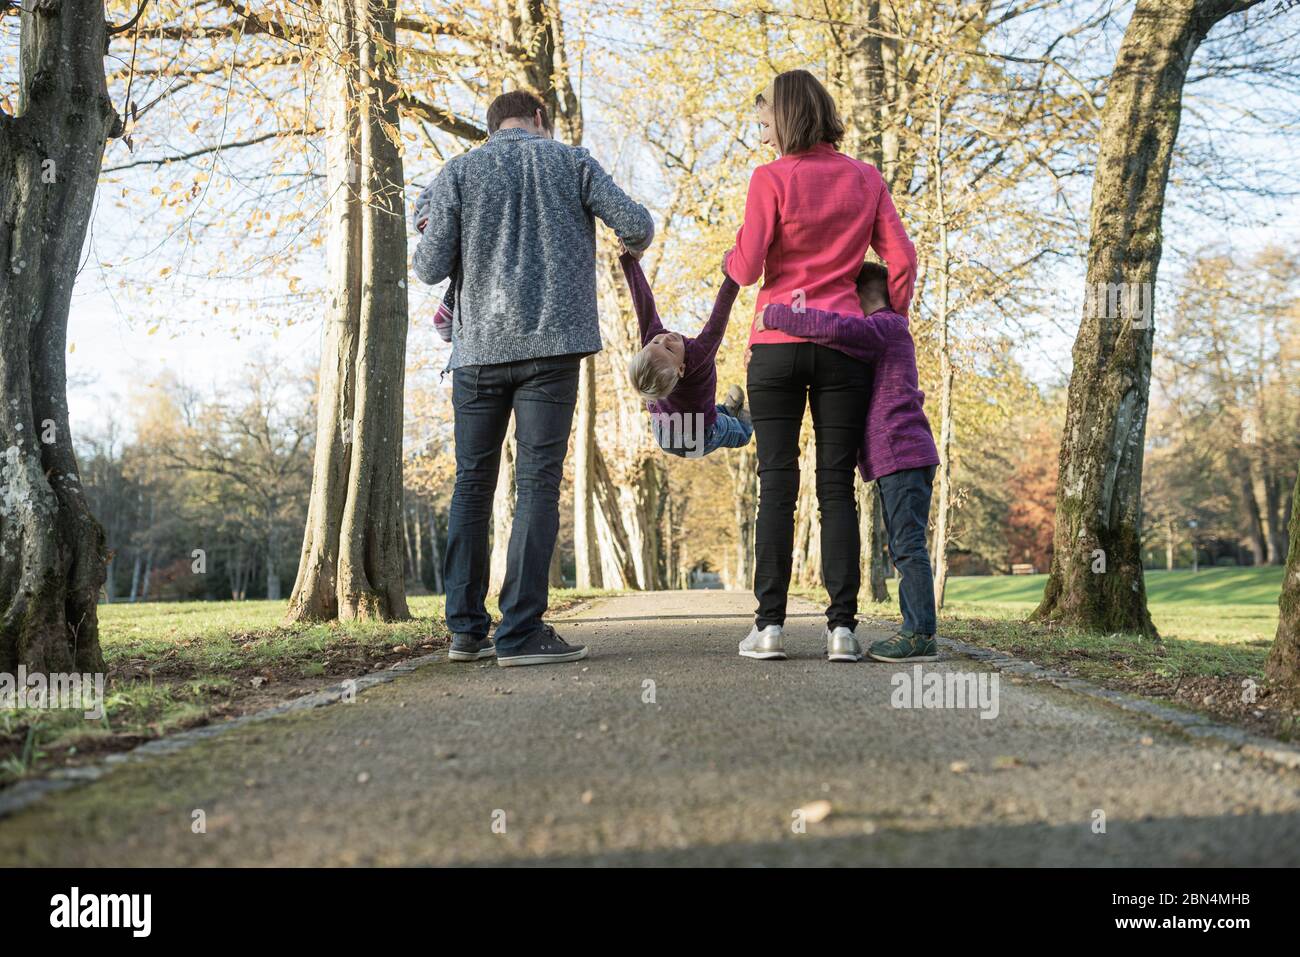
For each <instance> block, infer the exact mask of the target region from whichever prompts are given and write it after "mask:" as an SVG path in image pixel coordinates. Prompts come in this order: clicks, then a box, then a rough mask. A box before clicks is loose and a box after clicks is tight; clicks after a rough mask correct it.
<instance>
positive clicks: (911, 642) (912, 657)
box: [868, 631, 939, 662]
mask: <svg viewBox="0 0 1300 957" xmlns="http://www.w3.org/2000/svg"><path fill="white" fill-rule="evenodd" d="M868 653H869V654H870V655H871V657H872V658H875V659H876V660H877V661H890V662H900V661H938V660H939V649H938V647H937V646H936V645H935V642H934V635H916V634H913V633H912V632H910V631H900V632H899V633H898V634H896V635H894V637H892V638H882V639H880V641H876V642H872V645H871V647H870V648H869V649H868Z"/></svg>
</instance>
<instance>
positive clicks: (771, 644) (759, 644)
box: [740, 625, 785, 661]
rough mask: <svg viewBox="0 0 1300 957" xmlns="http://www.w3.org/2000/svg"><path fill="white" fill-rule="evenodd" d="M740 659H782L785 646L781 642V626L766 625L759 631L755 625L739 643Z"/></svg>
mask: <svg viewBox="0 0 1300 957" xmlns="http://www.w3.org/2000/svg"><path fill="white" fill-rule="evenodd" d="M740 657H742V658H758V659H760V660H763V661H769V660H777V659H781V658H784V657H785V646H784V644H783V643H782V641H781V626H780V625H768V626H767V627H766V628H763V629H761V630H760V629H759V627H758V626H757V625H755V626H754V627H753V628H751V629H750V630H749V634H748V635H747V636H746V638H745V640H744V641H742V642H741V643H740Z"/></svg>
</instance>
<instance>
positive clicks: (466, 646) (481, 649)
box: [447, 635, 497, 661]
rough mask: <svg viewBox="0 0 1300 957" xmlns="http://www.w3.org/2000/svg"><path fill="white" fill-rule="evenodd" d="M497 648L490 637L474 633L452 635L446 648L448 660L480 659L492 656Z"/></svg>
mask: <svg viewBox="0 0 1300 957" xmlns="http://www.w3.org/2000/svg"><path fill="white" fill-rule="evenodd" d="M496 653H497V649H496V646H495V645H494V644H492V639H491V638H477V637H475V636H474V635H452V636H451V647H450V648H448V649H447V659H448V660H449V661H480V660H482V659H483V658H492V657H494V656H495V655H496Z"/></svg>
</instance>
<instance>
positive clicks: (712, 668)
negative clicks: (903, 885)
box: [0, 591, 1300, 865]
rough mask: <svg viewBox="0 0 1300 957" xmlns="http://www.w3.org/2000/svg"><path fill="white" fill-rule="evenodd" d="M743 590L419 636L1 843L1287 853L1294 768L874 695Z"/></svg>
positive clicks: (868, 668)
mask: <svg viewBox="0 0 1300 957" xmlns="http://www.w3.org/2000/svg"><path fill="white" fill-rule="evenodd" d="M752 606H753V599H752V596H749V595H747V594H738V593H725V592H716V591H715V592H667V593H659V594H639V595H629V596H624V597H617V598H610V599H603V600H601V601H599V602H596V603H594V604H592V605H590V606H587V607H583V608H579V609H576V610H575V611H573V612H571V613H570V616H569V618H568V619H567V620H564V621H561V622H559V623H558V624H559V625H560V629H561V632H562V633H563V634H565V635H566V636H567V637H569V638H570V639H571V640H576V641H582V642H586V643H588V644H589V645H590V646H591V648H592V654H591V657H590V658H589V659H588V660H586V661H583V662H578V663H576V664H571V665H558V666H548V667H540V668H516V669H510V670H504V669H500V668H497V667H496V665H495V664H493V663H491V662H488V663H475V664H469V665H451V664H447V663H440V664H436V665H431V666H428V667H425V668H422V669H420V670H418V671H417V672H415V673H413V674H411V675H408V676H405V677H402V678H399V679H398V680H397V681H395V682H393V683H391V684H387V685H382V686H380V687H377V688H374V689H371V690H368V691H366V692H365V693H364V694H362V695H360V696H359V697H358V698H357V699H356V701H355V703H353V704H339V705H334V706H331V707H328V708H323V709H319V710H316V711H311V712H305V713H298V714H293V715H290V716H286V717H282V718H276V719H273V720H271V721H268V722H264V723H261V724H258V725H253V726H246V727H242V728H238V729H235V730H232V731H231V732H230V733H228V734H225V735H221V736H218V737H216V738H214V739H212V740H210V741H206V742H203V743H200V744H197V745H195V746H193V747H190V748H187V749H185V750H183V751H180V752H179V753H176V754H171V755H162V756H157V757H150V758H148V759H145V760H141V761H138V762H137V761H133V762H130V763H128V764H126V765H123V766H122V767H120V768H118V769H116V770H114V771H113V772H112V773H110V774H108V775H106V776H105V777H104V778H102V779H101V780H100V781H98V782H95V783H93V784H90V785H87V786H85V787H81V788H77V789H75V790H72V791H68V792H63V793H60V794H55V795H52V796H50V797H49V798H47V799H46V800H44V801H42V802H41V803H39V804H37V805H35V806H33V807H32V808H29V809H28V810H26V811H22V812H20V813H18V814H16V815H14V816H12V817H10V818H7V819H4V820H2V821H0V864H6V865H12V864H63V865H84V864H93V865H142V864H153V865H190V864H225V865H244V864H278V865H303V864H305V865H337V864H465V863H475V864H479V863H483V864H498V863H597V864H689V863H701V864H704V863H708V864H767V865H777V864H891V865H892V864H903V865H914V864H915V865H944V864H958V865H961V864H965V865H972V864H1000V865H1001V864H1008V865H1009V864H1022V865H1023V864H1029V865H1034V864H1049V865H1060V864H1088V865H1109V864H1124V865H1188V864H1191V865H1220V864H1242V865H1257V864H1269V865H1283V864H1292V865H1294V864H1297V863H1300V773H1297V772H1295V771H1287V770H1279V769H1276V768H1274V767H1271V766H1269V765H1266V764H1262V763H1257V762H1255V761H1253V760H1251V759H1249V758H1246V757H1244V756H1241V755H1238V754H1235V753H1232V752H1230V751H1228V750H1226V749H1224V748H1221V747H1216V746H1212V745H1206V744H1200V743H1195V742H1193V741H1190V740H1188V739H1185V738H1184V737H1182V736H1179V735H1176V734H1173V733H1167V732H1165V731H1162V730H1160V729H1159V728H1158V727H1156V726H1154V725H1151V724H1148V723H1146V722H1145V721H1144V720H1143V719H1141V718H1138V717H1135V716H1132V715H1129V714H1126V713H1122V712H1120V711H1118V710H1116V709H1113V708H1110V707H1108V706H1106V705H1103V704H1100V703H1097V702H1094V701H1091V700H1089V699H1085V698H1083V697H1081V696H1078V695H1075V694H1072V693H1070V692H1068V691H1062V690H1059V689H1056V688H1053V687H1050V686H1047V685H1044V684H1040V683H1024V682H1018V681H1014V680H1013V679H1012V678H1011V677H1009V676H1001V678H1000V682H999V687H998V691H999V695H998V713H997V717H995V718H991V719H985V718H981V717H980V712H979V710H978V709H971V708H962V709H957V708H939V709H925V708H921V709H904V708H896V707H893V706H892V705H891V697H892V696H893V694H894V687H893V679H894V676H895V675H896V674H899V673H900V672H905V673H907V674H909V675H910V674H911V670H910V669H905V668H902V667H901V666H894V665H884V664H868V663H863V664H857V665H840V664H837V665H831V664H828V663H826V662H824V661H822V660H821V658H820V654H821V628H822V620H821V618H820V616H819V615H818V614H817V609H816V608H814V607H813V606H812V605H809V604H807V603H795V604H794V605H793V606H792V613H793V615H794V617H792V618H791V619H790V621H789V622H788V626H787V633H788V638H787V650H788V651H790V652H791V653H792V655H793V656H794V657H793V658H792V659H791V660H788V661H784V662H758V661H750V660H745V659H741V658H739V657H737V655H736V643H737V642H738V641H739V640H740V638H741V637H742V636H743V634H744V632H745V631H746V630H747V628H748V623H749V621H750V611H751V609H752ZM860 633H862V634H863V635H864V636H868V635H870V634H871V633H872V630H871V629H870V628H868V627H867V626H865V625H864V626H862V628H861V629H860ZM925 671H926V672H934V673H940V674H946V673H949V672H962V673H966V674H974V675H976V676H977V680H978V675H981V674H983V675H989V676H990V677H991V676H992V674H993V673H992V672H989V671H988V669H987V667H986V666H985V665H983V664H977V663H975V662H971V661H968V660H966V659H963V658H955V657H947V658H945V660H942V661H940V662H938V663H936V664H932V665H926V666H925ZM985 680H988V679H985ZM199 811H201V812H202V816H203V820H204V822H205V824H206V831H205V832H204V833H195V829H196V826H195V823H194V822H195V819H196V812H199ZM1099 815H1104V819H1105V821H1104V823H1105V833H1096V832H1095V829H1096V822H1098V821H1100V817H1099Z"/></svg>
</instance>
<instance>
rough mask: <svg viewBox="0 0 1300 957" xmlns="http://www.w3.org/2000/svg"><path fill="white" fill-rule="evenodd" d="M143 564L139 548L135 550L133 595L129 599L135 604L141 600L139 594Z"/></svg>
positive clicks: (132, 574)
mask: <svg viewBox="0 0 1300 957" xmlns="http://www.w3.org/2000/svg"><path fill="white" fill-rule="evenodd" d="M141 564H142V562H141V557H140V550H139V549H138V548H137V549H136V552H135V561H134V562H132V563H131V597H130V599H129V600H130V601H131V602H132V603H133V604H134V603H135V602H136V601H138V600H139V596H140V565H141Z"/></svg>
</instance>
